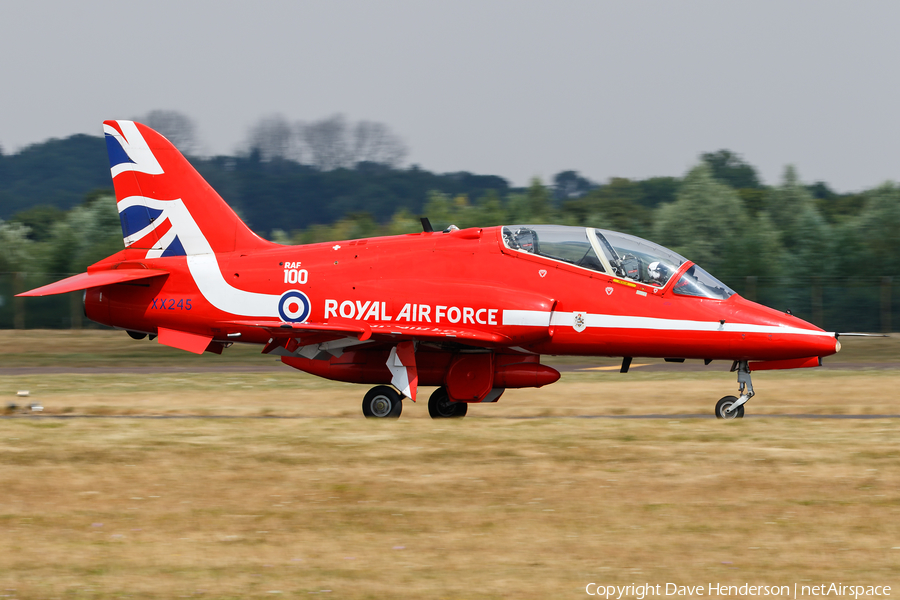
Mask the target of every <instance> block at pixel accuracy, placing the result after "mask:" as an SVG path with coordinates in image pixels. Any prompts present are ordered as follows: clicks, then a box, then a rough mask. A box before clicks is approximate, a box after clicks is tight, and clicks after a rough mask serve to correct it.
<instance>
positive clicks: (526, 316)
mask: <svg viewBox="0 0 900 600" xmlns="http://www.w3.org/2000/svg"><path fill="white" fill-rule="evenodd" d="M584 319H585V325H586V326H587V327H598V328H604V329H652V330H658V331H727V332H732V333H779V334H785V333H788V334H796V335H824V336H829V337H833V336H834V334H833V333H828V332H827V331H816V330H813V329H801V328H800V327H791V326H789V325H754V324H751V323H728V322H725V323H719V322H718V321H688V320H683V319H660V318H657V317H631V316H623V315H600V314H591V313H585V316H584ZM503 324H504V325H521V326H526V327H549V326H551V325H557V326H570V327H571V326H573V325H574V324H575V313H571V312H550V311H542V310H504V311H503Z"/></svg>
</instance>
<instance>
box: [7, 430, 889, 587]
mask: <svg viewBox="0 0 900 600" xmlns="http://www.w3.org/2000/svg"><path fill="white" fill-rule="evenodd" d="M898 433H900V423H897V422H896V421H865V422H860V421H852V422H851V421H839V422H836V421H812V422H809V421H793V420H769V419H757V420H752V421H751V420H744V421H743V422H736V423H722V422H716V421H701V420H687V421H654V422H646V421H610V420H599V421H598V420H589V421H585V420H571V419H540V420H536V421H497V420H484V419H472V420H463V421H456V422H435V421H428V420H424V419H410V420H405V421H404V420H402V419H401V420H400V421H398V422H392V423H383V422H367V421H365V420H363V419H311V420H300V421H296V420H294V421H277V420H276V421H269V420H226V421H221V420H217V421H209V420H187V421H184V420H176V421H172V420H165V421H146V420H145V421H129V420H124V421H123V420H102V421H98V420H76V421H59V420H57V421H47V420H41V421H34V420H22V419H20V420H6V421H2V422H0V555H2V556H3V557H4V559H3V560H2V561H0V589H3V590H6V591H5V592H3V593H6V594H10V595H11V596H15V597H20V598H51V597H73V598H76V597H77V598H113V597H121V596H123V595H127V597H132V598H175V597H195V596H197V597H204V598H247V597H263V596H266V597H271V596H273V595H279V596H281V597H300V596H302V597H307V594H308V593H310V592H318V593H322V592H323V591H324V590H330V591H331V593H333V596H332V597H336V598H510V597H514V598H534V599H538V598H540V599H544V598H564V597H572V598H574V597H583V596H584V586H585V585H586V584H587V583H589V582H603V583H607V584H611V583H618V584H620V585H621V584H629V583H633V582H638V583H641V582H649V583H661V584H665V583H666V582H682V583H684V584H687V583H690V584H692V585H693V584H694V583H695V582H697V581H700V582H720V583H743V582H748V581H749V582H751V583H758V584H765V583H768V584H790V585H792V584H793V582H795V581H801V582H802V581H805V580H813V581H816V582H820V581H826V582H830V581H843V582H845V583H846V582H859V583H865V584H879V585H884V584H888V585H890V584H892V583H893V584H897V583H898V582H900V569H898V557H900V548H898V546H900V519H898V517H900V493H898V491H897V490H898V489H900V467H898V462H897V459H898V458H900V449H898V446H897V443H896V440H897V434H898ZM276 592H277V594H276Z"/></svg>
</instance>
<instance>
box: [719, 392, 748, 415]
mask: <svg viewBox="0 0 900 600" xmlns="http://www.w3.org/2000/svg"><path fill="white" fill-rule="evenodd" d="M737 401H738V398H737V396H725V397H724V398H722V399H721V400H719V401H718V402H716V418H717V419H743V418H744V407H743V405H741V406H738V407H737V408H736V409H733V408H732V407H733V406H734V405H735V404H736V403H737Z"/></svg>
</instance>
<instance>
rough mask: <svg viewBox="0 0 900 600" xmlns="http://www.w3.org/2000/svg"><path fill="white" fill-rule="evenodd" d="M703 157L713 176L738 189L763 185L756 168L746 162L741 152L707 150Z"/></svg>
mask: <svg viewBox="0 0 900 600" xmlns="http://www.w3.org/2000/svg"><path fill="white" fill-rule="evenodd" d="M701 159H702V160H703V162H705V163H706V164H707V166H709V168H710V170H711V172H712V176H713V177H715V178H716V179H718V180H719V181H721V182H722V183H724V184H727V185H730V186H731V187H733V188H734V189H736V190H740V189H743V188H760V187H762V184H761V183H760V181H759V176H758V175H757V174H756V169H754V168H753V167H752V166H750V165H749V164H747V163H746V162H744V159H743V158H742V157H741V155H740V154H736V153H734V152H732V151H731V150H719V151H718V152H707V153H705V154H703V155H702V156H701Z"/></svg>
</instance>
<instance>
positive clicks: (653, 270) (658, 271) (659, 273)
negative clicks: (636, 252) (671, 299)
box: [647, 260, 672, 285]
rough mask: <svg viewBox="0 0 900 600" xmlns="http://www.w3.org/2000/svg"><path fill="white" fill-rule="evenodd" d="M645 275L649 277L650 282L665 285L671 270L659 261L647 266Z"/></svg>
mask: <svg viewBox="0 0 900 600" xmlns="http://www.w3.org/2000/svg"><path fill="white" fill-rule="evenodd" d="M647 273H648V274H649V275H650V281H651V282H654V283H658V284H659V285H665V283H666V282H667V281H668V280H669V277H671V276H672V273H671V269H669V267H668V266H666V265H665V263H663V262H661V261H658V260H657V261H654V262H652V263H650V264H649V265H648V266H647Z"/></svg>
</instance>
